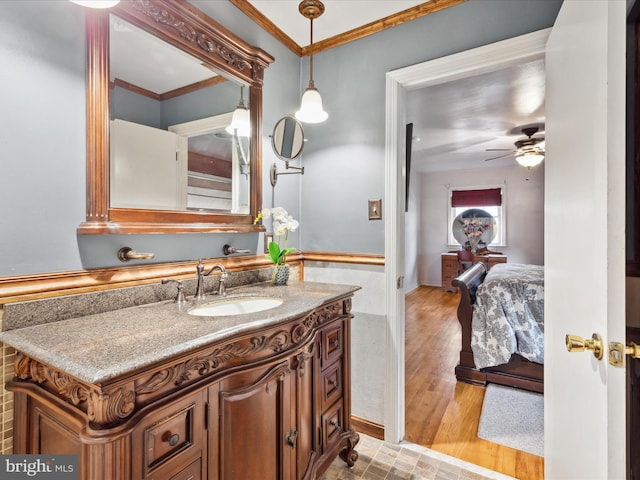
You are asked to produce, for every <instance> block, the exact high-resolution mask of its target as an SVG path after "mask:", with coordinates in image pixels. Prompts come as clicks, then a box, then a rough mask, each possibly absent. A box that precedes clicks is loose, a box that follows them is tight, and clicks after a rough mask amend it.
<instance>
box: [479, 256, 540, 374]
mask: <svg viewBox="0 0 640 480" xmlns="http://www.w3.org/2000/svg"><path fill="white" fill-rule="evenodd" d="M471 350H473V358H474V361H475V364H476V368H485V367H493V366H497V365H502V364H504V363H507V362H508V361H509V359H510V358H511V355H512V354H514V353H518V354H520V355H521V356H523V357H524V358H526V359H527V360H530V361H532V362H536V363H544V267H542V266H541V265H524V264H518V263H501V264H498V265H495V266H494V267H492V268H491V270H489V273H487V276H486V278H485V280H484V282H483V283H482V284H481V285H480V286H479V287H478V291H477V296H476V303H475V305H474V307H473V318H472V321H471Z"/></svg>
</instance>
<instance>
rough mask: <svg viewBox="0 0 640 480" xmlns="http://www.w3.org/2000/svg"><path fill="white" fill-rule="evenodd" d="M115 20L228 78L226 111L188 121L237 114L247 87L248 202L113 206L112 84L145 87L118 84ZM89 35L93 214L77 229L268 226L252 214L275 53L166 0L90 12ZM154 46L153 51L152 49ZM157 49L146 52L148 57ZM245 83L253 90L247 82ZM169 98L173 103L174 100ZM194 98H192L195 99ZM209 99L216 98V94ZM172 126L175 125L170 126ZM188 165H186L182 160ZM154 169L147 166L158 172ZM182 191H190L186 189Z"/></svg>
mask: <svg viewBox="0 0 640 480" xmlns="http://www.w3.org/2000/svg"><path fill="white" fill-rule="evenodd" d="M114 18H115V19H116V22H115V23H116V24H120V27H119V28H125V29H126V28H129V27H134V28H136V29H140V30H142V31H144V32H146V34H150V35H152V36H153V37H155V38H156V39H158V40H160V41H162V42H164V43H166V44H167V45H168V46H170V48H174V49H178V50H179V51H180V53H181V54H183V55H184V56H185V57H191V58H192V59H195V60H196V61H197V62H196V63H199V64H200V65H199V66H204V67H206V69H209V71H211V72H215V73H211V76H215V75H218V76H219V78H218V80H220V79H222V82H223V83H224V84H225V85H226V86H225V88H226V89H227V92H230V91H232V92H233V94H230V95H228V96H227V97H228V98H227V99H226V100H225V101H224V102H227V103H226V106H221V107H219V109H223V111H224V113H223V111H217V112H213V113H204V114H203V113H202V112H199V113H198V114H197V115H201V116H200V117H198V116H197V115H196V117H195V118H188V121H195V120H199V119H201V118H204V117H208V116H213V115H215V114H222V115H218V117H220V118H223V117H224V115H225V114H226V115H227V117H228V118H231V111H230V110H233V107H231V108H230V107H229V102H231V105H238V100H239V99H241V97H240V95H241V92H243V91H244V90H247V89H248V91H249V93H248V98H246V99H245V102H246V101H248V108H249V118H250V124H251V126H250V128H251V130H250V136H249V138H247V139H245V140H246V143H243V144H244V145H245V146H246V152H243V155H244V156H245V162H246V165H244V166H243V170H242V175H241V177H244V178H245V179H246V182H247V185H246V187H242V188H241V190H242V191H243V192H244V193H245V195H246V198H247V201H246V202H245V207H243V208H241V209H237V208H235V209H234V208H229V209H228V210H226V209H224V208H218V207H214V208H193V207H189V206H187V205H186V203H184V204H181V202H180V201H179V202H178V205H176V206H173V205H171V206H169V207H167V206H166V205H164V204H159V206H158V207H156V206H148V205H145V204H144V202H135V203H131V204H124V205H123V204H121V203H119V204H118V206H115V202H113V204H112V201H111V196H112V192H114V191H116V190H114V189H113V188H112V185H111V182H112V180H113V178H116V175H115V173H114V171H113V167H114V165H112V164H111V142H112V141H113V139H112V138H111V125H110V124H111V122H112V121H113V120H114V118H113V115H112V112H114V111H115V110H116V109H115V108H114V106H113V105H112V95H113V91H114V88H116V87H121V88H122V87H123V85H124V88H126V89H127V90H128V92H129V93H131V92H133V93H134V94H138V93H139V92H137V91H136V86H135V85H133V86H132V85H128V84H127V82H121V83H120V84H119V85H115V83H116V82H115V81H114V79H113V78H112V77H111V72H110V66H111V63H112V61H111V60H112V59H111V57H110V31H113V30H111V29H113V28H114ZM122 25H124V27H122ZM86 39H87V215H86V221H85V222H83V223H82V224H80V226H79V227H78V233H79V234H121V233H182V232H187V233H188V232H194V233H195V232H204V233H206V232H220V231H227V232H228V231H237V232H250V231H262V230H264V228H263V227H262V226H261V225H253V219H254V218H255V216H256V215H257V212H258V211H259V210H260V208H261V204H262V178H261V177H262V176H261V170H262V168H261V159H262V146H261V144H262V142H261V137H262V83H263V76H264V69H265V68H266V67H268V65H269V64H270V63H272V62H273V61H274V58H273V57H272V56H270V55H269V54H268V53H266V52H264V51H263V50H261V49H258V48H255V47H252V46H250V45H248V44H247V43H245V42H244V41H243V40H241V39H239V38H238V37H236V36H235V35H234V34H232V33H231V32H229V31H228V30H226V29H225V28H224V27H222V26H221V25H219V24H218V23H216V22H215V21H213V20H212V19H210V18H209V17H207V16H206V15H205V14H203V13H202V12H201V11H199V10H197V9H195V7H193V6H190V5H189V4H187V3H186V2H170V1H167V0H154V1H153V2H151V1H149V0H123V1H121V2H120V3H119V4H118V5H117V6H116V7H114V8H112V9H110V10H109V11H98V10H91V11H87V12H86ZM148 49H149V50H152V49H153V47H148ZM127 50H129V49H127ZM155 53H156V52H153V51H149V52H148V54H149V56H153V55H154V54H155ZM113 63H114V65H115V64H116V63H115V62H113ZM202 83H203V84H205V87H204V88H211V85H212V84H213V83H220V82H218V81H216V82H213V83H212V82H210V81H209V84H208V85H207V84H206V83H207V81H203V82H202ZM244 86H246V87H248V88H247V89H244V88H241V87H244ZM190 88H191V90H189V89H190ZM200 88H201V86H198V85H195V84H193V85H190V86H189V87H185V88H182V89H181V90H185V91H186V93H187V95H189V94H191V93H192V92H193V91H194V90H197V89H200ZM200 94H202V91H201V92H200ZM147 96H149V95H147ZM229 98H231V100H229ZM241 100H242V99H241ZM156 101H157V103H161V102H163V101H165V98H164V97H162V98H159V99H156ZM171 101H173V103H174V104H175V99H171ZM224 102H223V103H224ZM191 103H194V102H193V100H191ZM200 103H202V102H200ZM211 103H214V100H213V99H212V100H211ZM159 108H160V107H159ZM150 110H153V108H151V109H148V108H147V109H145V112H147V113H148V111H150ZM166 122H168V123H174V124H176V123H184V121H180V122H177V121H175V117H174V118H172V119H170V120H166ZM162 128H165V127H162ZM166 130H169V129H168V128H166ZM220 137H222V135H220ZM143 143H144V142H143ZM146 143H149V142H148V141H147V142H146ZM237 143H238V142H236V146H237ZM177 157H178V154H177V153H176V158H177ZM183 168H186V167H184V166H183ZM153 170H154V169H149V170H147V171H149V172H150V174H154V173H153ZM142 171H144V170H142ZM112 177H113V178H112ZM133 183H135V182H133ZM149 183H154V182H149ZM229 183H234V184H235V183H236V182H235V181H234V182H231V181H230V182H229ZM181 188H182V187H180V188H178V190H180V189H181ZM184 190H185V192H186V187H184ZM247 191H248V193H247ZM185 194H186V193H185ZM247 203H248V204H247Z"/></svg>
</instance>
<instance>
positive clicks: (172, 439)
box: [164, 432, 180, 447]
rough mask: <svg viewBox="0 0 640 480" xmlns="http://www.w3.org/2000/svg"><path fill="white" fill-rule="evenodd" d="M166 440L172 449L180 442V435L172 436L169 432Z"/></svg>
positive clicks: (165, 437) (165, 436)
mask: <svg viewBox="0 0 640 480" xmlns="http://www.w3.org/2000/svg"><path fill="white" fill-rule="evenodd" d="M164 440H165V441H166V442H169V445H171V446H172V447H175V446H176V445H177V444H178V442H179V441H180V435H178V434H177V433H173V434H172V433H171V432H167V433H165V435H164Z"/></svg>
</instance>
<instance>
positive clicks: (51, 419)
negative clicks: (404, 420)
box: [7, 297, 359, 480]
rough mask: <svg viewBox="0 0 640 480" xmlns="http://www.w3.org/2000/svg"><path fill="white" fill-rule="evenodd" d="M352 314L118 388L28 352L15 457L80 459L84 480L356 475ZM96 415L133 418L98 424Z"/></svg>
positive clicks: (329, 308)
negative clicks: (334, 465) (330, 470)
mask: <svg viewBox="0 0 640 480" xmlns="http://www.w3.org/2000/svg"><path fill="white" fill-rule="evenodd" d="M350 308H351V298H350V297H344V298H341V299H339V300H337V301H335V302H332V303H329V304H326V305H324V306H322V307H319V308H318V309H316V310H314V311H312V312H311V313H309V314H306V315H304V316H302V317H300V318H296V319H294V320H289V321H287V322H284V323H282V324H279V325H277V326H271V327H269V328H267V329H261V330H256V331H255V332H249V333H245V334H243V335H241V336H238V337H235V338H232V339H226V340H224V341H221V342H213V343H212V344H210V345H208V346H207V347H205V348H200V349H198V350H197V351H194V352H191V353H189V354H188V355H184V356H181V357H180V358H174V359H173V360H172V361H165V362H163V363H162V364H159V365H154V366H153V367H150V368H148V369H145V370H144V371H141V372H134V373H131V374H129V375H125V376H123V377H121V378H118V379H114V382H113V385H85V384H83V383H82V382H79V381H78V380H77V379H74V378H72V377H70V376H68V375H67V374H65V373H64V372H60V371H57V370H54V369H53V368H52V367H50V366H47V365H44V364H41V363H39V362H37V361H36V360H34V359H31V358H29V357H26V356H24V355H22V354H20V353H19V354H18V355H19V360H18V361H17V362H16V376H17V378H16V379H14V380H13V381H12V382H9V384H7V387H8V388H9V389H10V390H12V391H13V392H14V393H15V397H14V402H15V433H14V452H15V453H43V454H61V453H68V454H77V455H79V468H80V475H79V478H80V479H83V480H115V479H123V480H138V479H145V480H147V479H148V480H151V479H153V480H161V479H171V480H178V479H208V480H237V479H250V478H264V479H269V480H270V479H281V480H301V479H305V480H306V479H313V478H317V477H318V476H319V475H320V474H321V473H322V472H323V471H324V470H326V468H327V467H328V466H329V464H330V463H331V462H332V461H333V460H334V459H335V457H336V456H337V455H338V454H340V456H341V457H342V458H343V460H345V461H346V462H347V463H348V464H349V465H350V466H352V465H353V464H354V462H355V461H356V459H357V458H358V454H357V452H356V451H355V450H354V448H355V445H356V444H357V442H358V439H359V437H358V434H357V433H356V432H355V431H354V430H353V428H352V427H351V423H350V417H351V410H350V408H351V407H350V403H351V400H350V359H349V342H350V333H349V331H350V330H349V328H350V319H351V317H352V316H351V314H350ZM105 391H108V394H106V392H105ZM100 392H101V393H100ZM118 396H119V398H120V399H118V398H116V397H118ZM131 396H133V397H135V398H132V397H131ZM98 399H99V402H100V403H97V402H98ZM122 399H127V400H126V401H123V400H122ZM112 400H113V401H114V403H112V404H108V405H103V403H104V402H107V403H109V402H110V401H112ZM98 406H100V407H103V408H104V410H103V417H101V418H104V415H109V414H110V413H105V412H118V415H120V416H124V417H125V418H123V419H121V420H120V421H112V422H110V423H109V424H108V425H96V422H95V418H96V414H95V408H97V407H98ZM124 407H126V408H129V407H130V408H131V411H127V410H126V408H124ZM92 418H93V420H92ZM109 418H111V417H109Z"/></svg>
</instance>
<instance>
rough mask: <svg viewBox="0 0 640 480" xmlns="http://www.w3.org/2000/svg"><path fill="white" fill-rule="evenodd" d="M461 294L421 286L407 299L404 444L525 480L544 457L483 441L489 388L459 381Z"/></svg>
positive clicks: (536, 475)
mask: <svg viewBox="0 0 640 480" xmlns="http://www.w3.org/2000/svg"><path fill="white" fill-rule="evenodd" d="M457 306H458V294H456V293H450V292H445V291H444V290H442V289H441V288H437V287H426V286H421V287H419V288H417V289H416V290H414V291H413V292H411V293H409V294H408V295H407V296H406V314H405V322H406V325H405V328H406V330H405V338H406V340H405V402H406V414H405V417H406V425H405V440H407V441H410V442H413V443H416V444H418V445H422V446H425V447H428V448H431V449H432V450H435V451H437V452H441V453H446V454H447V455H451V456H454V457H457V458H459V459H461V460H465V461H467V462H470V463H473V464H476V465H479V466H481V467H485V468H489V469H491V470H494V471H496V472H500V473H503V474H505V475H510V476H512V477H516V478H518V479H520V480H541V479H543V478H544V459H543V458H542V457H538V456H536V455H531V454H528V453H525V452H520V451H518V450H514V449H512V448H509V447H504V446H502V445H498V444H495V443H491V442H488V441H486V440H482V439H480V438H478V436H477V431H478V423H479V421H480V412H481V410H482V400H483V398H484V390H485V389H484V387H480V386H476V385H470V384H466V383H462V382H457V381H456V377H455V375H454V368H455V366H456V365H457V363H458V353H459V351H460V341H461V340H460V326H459V323H458V319H457V317H456V309H457Z"/></svg>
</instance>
